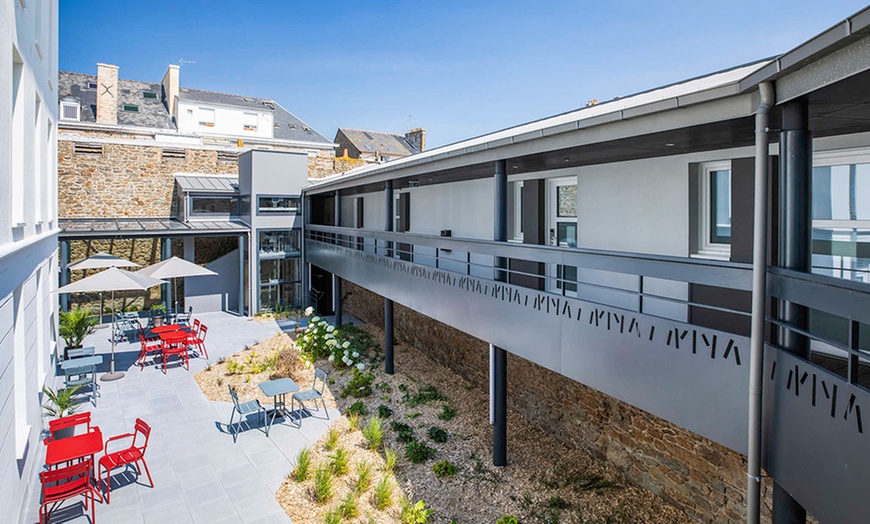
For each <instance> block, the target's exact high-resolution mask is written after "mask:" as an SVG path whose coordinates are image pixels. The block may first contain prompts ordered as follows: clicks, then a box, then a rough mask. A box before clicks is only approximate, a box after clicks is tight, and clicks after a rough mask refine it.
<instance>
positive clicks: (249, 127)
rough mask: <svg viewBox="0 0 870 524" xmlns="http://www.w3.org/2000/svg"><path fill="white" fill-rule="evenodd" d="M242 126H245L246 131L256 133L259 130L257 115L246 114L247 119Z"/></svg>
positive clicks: (245, 118)
mask: <svg viewBox="0 0 870 524" xmlns="http://www.w3.org/2000/svg"><path fill="white" fill-rule="evenodd" d="M242 124H243V125H244V128H245V131H256V130H257V113H245V117H244V120H243V122H242Z"/></svg>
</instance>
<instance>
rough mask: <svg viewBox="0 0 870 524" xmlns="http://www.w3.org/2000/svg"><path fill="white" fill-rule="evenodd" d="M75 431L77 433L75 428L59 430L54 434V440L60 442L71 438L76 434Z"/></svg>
mask: <svg viewBox="0 0 870 524" xmlns="http://www.w3.org/2000/svg"><path fill="white" fill-rule="evenodd" d="M75 431H76V428H75V427H69V428H62V429H59V430H57V431H55V432H54V439H55V440H60V439H63V438H69V437H71V436H73V435H74V434H75Z"/></svg>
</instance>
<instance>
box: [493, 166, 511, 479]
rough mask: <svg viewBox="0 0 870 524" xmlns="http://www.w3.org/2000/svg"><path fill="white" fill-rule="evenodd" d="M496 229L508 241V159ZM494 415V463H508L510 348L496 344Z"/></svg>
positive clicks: (498, 171)
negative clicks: (508, 357)
mask: <svg viewBox="0 0 870 524" xmlns="http://www.w3.org/2000/svg"><path fill="white" fill-rule="evenodd" d="M494 188H495V206H494V210H495V217H494V220H493V222H494V224H495V230H494V231H493V240H494V241H496V242H506V241H507V168H506V166H505V161H504V160H499V161H497V162H496V163H495V180H494ZM507 260H508V259H507V258H505V257H497V258H496V259H495V275H494V279H495V281H496V282H507V272H506V271H505V270H506V269H507ZM492 355H493V366H492V370H493V376H492V391H493V398H492V402H493V415H494V419H495V420H494V422H495V423H494V425H493V430H492V463H493V465H494V466H506V465H507V351H505V350H504V349H503V348H500V347H498V346H495V345H493V348H492Z"/></svg>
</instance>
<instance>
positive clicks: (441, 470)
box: [432, 459, 459, 478]
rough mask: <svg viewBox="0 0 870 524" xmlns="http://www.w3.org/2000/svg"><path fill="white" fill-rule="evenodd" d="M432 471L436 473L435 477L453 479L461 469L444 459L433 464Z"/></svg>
mask: <svg viewBox="0 0 870 524" xmlns="http://www.w3.org/2000/svg"><path fill="white" fill-rule="evenodd" d="M432 471H434V472H435V476H436V477H438V478H441V477H452V476H453V475H456V472H457V471H459V468H457V467H456V465H455V464H453V463H452V462H450V461H449V460H447V459H444V460H439V461H438V462H436V463H435V464H433V465H432Z"/></svg>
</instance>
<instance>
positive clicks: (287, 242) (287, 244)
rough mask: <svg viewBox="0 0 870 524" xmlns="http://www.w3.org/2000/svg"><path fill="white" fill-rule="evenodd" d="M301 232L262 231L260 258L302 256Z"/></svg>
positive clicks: (297, 230) (296, 230) (292, 230)
mask: <svg viewBox="0 0 870 524" xmlns="http://www.w3.org/2000/svg"><path fill="white" fill-rule="evenodd" d="M299 233H300V230H299V229H290V230H285V231H260V234H259V237H260V256H261V257H263V256H269V255H272V256H281V257H284V256H298V255H300V254H301V247H300V238H301V236H300V234H299Z"/></svg>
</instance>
